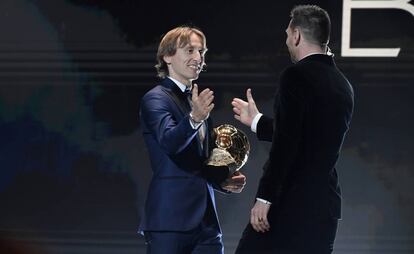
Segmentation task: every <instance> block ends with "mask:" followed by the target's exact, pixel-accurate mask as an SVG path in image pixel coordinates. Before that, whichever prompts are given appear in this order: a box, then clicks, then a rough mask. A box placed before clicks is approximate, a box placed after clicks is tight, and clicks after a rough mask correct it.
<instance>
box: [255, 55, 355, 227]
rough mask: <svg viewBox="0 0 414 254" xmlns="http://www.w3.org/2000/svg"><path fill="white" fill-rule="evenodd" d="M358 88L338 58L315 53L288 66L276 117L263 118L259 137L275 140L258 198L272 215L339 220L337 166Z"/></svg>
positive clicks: (282, 78) (339, 205) (276, 97)
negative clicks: (336, 63) (354, 85)
mask: <svg viewBox="0 0 414 254" xmlns="http://www.w3.org/2000/svg"><path fill="white" fill-rule="evenodd" d="M353 97H354V95H353V89H352V87H351V85H350V83H349V82H348V80H347V79H346V78H345V77H344V75H343V74H342V73H341V72H340V71H339V70H338V69H337V67H336V65H335V63H334V61H333V58H332V57H330V56H327V55H321V54H317V55H310V56H308V57H306V58H304V59H302V60H301V61H299V62H298V63H296V64H295V65H293V66H291V67H289V68H287V69H286V70H285V71H284V72H283V73H282V74H281V77H280V86H279V89H278V91H277V93H276V96H275V103H274V118H273V119H271V118H269V117H266V116H262V117H261V119H260V120H259V122H258V125H257V136H258V138H259V139H260V140H267V141H272V146H271V150H270V154H269V158H268V161H267V163H266V164H265V166H264V173H263V176H262V178H261V180H260V184H259V190H258V193H257V197H260V198H263V199H266V200H268V201H271V202H272V203H273V205H272V208H271V214H272V215H275V214H278V215H282V216H291V217H297V218H311V219H315V218H321V219H327V218H340V217H341V191H340V187H339V183H338V176H337V172H336V169H335V164H336V162H337V159H338V156H339V153H340V150H341V146H342V142H343V140H344V137H345V134H346V132H347V130H348V128H349V125H350V121H351V116H352V112H353V105H354V99H353Z"/></svg>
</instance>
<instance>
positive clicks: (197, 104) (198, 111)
mask: <svg viewBox="0 0 414 254" xmlns="http://www.w3.org/2000/svg"><path fill="white" fill-rule="evenodd" d="M193 86H194V87H193V90H192V96H191V101H192V104H193V105H192V111H191V114H192V116H193V120H194V121H196V122H201V121H203V120H206V119H207V118H208V116H209V114H210V112H211V110H212V109H213V108H214V103H213V99H214V95H213V91H211V90H210V89H208V88H206V89H204V90H203V91H202V92H201V93H200V94H198V86H197V84H194V85H193Z"/></svg>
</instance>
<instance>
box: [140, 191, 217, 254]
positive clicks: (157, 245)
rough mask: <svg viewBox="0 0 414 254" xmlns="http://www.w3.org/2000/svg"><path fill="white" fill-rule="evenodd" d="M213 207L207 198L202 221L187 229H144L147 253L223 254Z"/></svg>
mask: <svg viewBox="0 0 414 254" xmlns="http://www.w3.org/2000/svg"><path fill="white" fill-rule="evenodd" d="M213 209H214V208H213V206H212V204H211V201H210V200H209V199H208V205H207V209H206V213H205V215H204V218H203V220H202V222H201V223H200V225H198V226H197V227H196V228H195V229H192V230H189V231H183V232H181V231H145V233H144V236H145V244H146V245H147V254H223V253H224V247H223V240H222V234H221V232H220V228H219V225H218V222H217V219H216V217H215V216H216V215H215V212H214V210H213ZM171 219H174V218H171Z"/></svg>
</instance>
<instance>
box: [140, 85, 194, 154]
mask: <svg viewBox="0 0 414 254" xmlns="http://www.w3.org/2000/svg"><path fill="white" fill-rule="evenodd" d="M174 107H176V105H175V104H174V102H173V101H171V100H170V98H168V97H167V95H165V94H162V93H151V94H147V95H145V96H144V98H143V99H142V102H141V111H140V112H141V121H142V122H143V124H145V125H146V127H147V130H148V131H149V132H150V133H151V134H152V135H154V138H155V139H156V140H157V141H158V143H159V144H160V145H161V147H162V149H163V150H164V151H165V152H166V153H167V154H169V155H176V154H178V153H180V152H181V151H183V150H184V149H185V148H186V147H187V146H188V145H189V144H190V143H191V141H192V139H193V138H194V137H195V136H196V135H197V130H196V129H193V128H192V126H191V124H190V119H189V115H188V114H187V115H186V116H185V117H183V118H182V119H181V120H179V121H178V120H177V119H176V117H175V116H174V115H173V112H174V111H176V110H177V109H175V108H174Z"/></svg>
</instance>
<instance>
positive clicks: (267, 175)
mask: <svg viewBox="0 0 414 254" xmlns="http://www.w3.org/2000/svg"><path fill="white" fill-rule="evenodd" d="M277 96H278V99H277V100H276V102H275V104H274V129H273V136H272V146H271V150H270V153H269V158H268V161H267V163H266V164H265V166H264V168H263V170H264V172H263V175H262V178H261V179H260V183H259V189H258V192H257V195H256V197H258V198H262V199H265V200H268V201H271V202H272V203H273V204H274V205H277V204H278V203H279V201H280V194H281V191H282V189H283V185H284V182H285V180H286V176H287V175H288V173H289V170H290V169H291V167H292V164H293V162H294V160H295V158H296V156H297V152H298V150H299V146H300V143H301V141H302V132H303V124H304V114H305V106H306V100H305V99H306V97H305V91H304V81H303V79H302V78H301V73H300V72H298V71H297V70H296V69H294V67H291V68H288V69H286V70H285V71H284V72H283V73H282V75H281V78H280V88H279V93H278V95H277Z"/></svg>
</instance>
